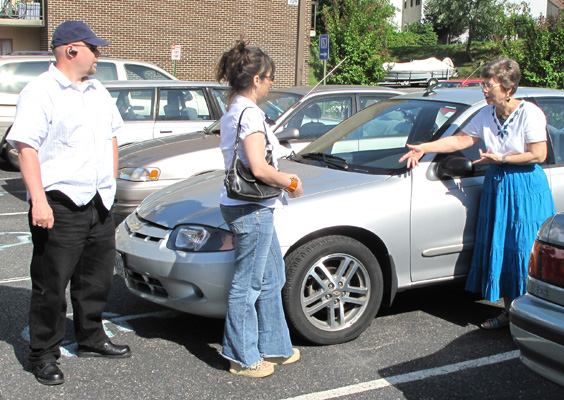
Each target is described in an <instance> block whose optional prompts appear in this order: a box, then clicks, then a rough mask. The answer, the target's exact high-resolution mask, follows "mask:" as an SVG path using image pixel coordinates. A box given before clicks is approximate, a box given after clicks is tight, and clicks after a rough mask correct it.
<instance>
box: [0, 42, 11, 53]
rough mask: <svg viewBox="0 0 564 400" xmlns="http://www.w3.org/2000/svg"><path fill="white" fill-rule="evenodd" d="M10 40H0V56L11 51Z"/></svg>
mask: <svg viewBox="0 0 564 400" xmlns="http://www.w3.org/2000/svg"><path fill="white" fill-rule="evenodd" d="M12 46H13V44H12V39H0V54H10V53H11V52H12V51H13V47H12Z"/></svg>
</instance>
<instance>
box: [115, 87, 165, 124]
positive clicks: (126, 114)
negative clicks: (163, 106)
mask: <svg viewBox="0 0 564 400" xmlns="http://www.w3.org/2000/svg"><path fill="white" fill-rule="evenodd" d="M109 92H110V94H111V96H112V97H113V98H114V99H115V100H116V105H117V108H118V110H119V112H120V114H121V117H122V118H123V120H124V121H139V120H153V109H154V104H155V91H154V90H152V89H147V90H142V89H109Z"/></svg>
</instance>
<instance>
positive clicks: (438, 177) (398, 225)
mask: <svg viewBox="0 0 564 400" xmlns="http://www.w3.org/2000/svg"><path fill="white" fill-rule="evenodd" d="M517 95H518V97H521V98H524V99H525V100H527V101H533V102H535V103H537V104H538V105H539V106H540V107H541V108H542V109H543V110H544V111H545V113H546V115H547V118H548V122H549V125H550V126H549V131H550V133H551V141H550V146H551V147H550V150H549V153H550V156H549V160H548V161H547V162H546V163H545V164H544V165H543V167H544V170H545V172H546V174H547V176H548V177H549V181H550V183H551V185H552V190H553V194H554V199H555V204H556V209H557V210H564V194H563V191H564V179H562V176H561V175H562V174H563V173H564V92H563V91H558V90H547V89H534V88H520V89H519V90H518V91H517ZM485 105H486V103H485V101H484V98H483V95H482V93H481V91H480V90H479V89H474V88H469V89H467V88H465V89H452V90H442V91H437V92H436V93H434V92H427V93H424V94H422V93H419V94H406V95H403V96H398V97H395V98H393V99H390V100H385V101H382V102H380V103H377V104H376V105H374V106H372V107H369V108H367V109H365V110H363V111H360V112H359V113H357V114H355V115H353V116H352V117H351V118H349V119H347V120H346V121H344V122H343V123H341V124H340V125H338V126H337V127H335V128H334V129H332V130H330V131H329V132H328V133H327V134H325V135H324V136H322V137H321V138H319V139H317V140H316V141H314V142H312V143H311V144H310V145H308V146H307V147H306V148H304V149H303V150H302V151H300V152H299V153H298V154H297V155H294V156H291V157H289V158H288V159H285V160H281V163H280V169H281V170H283V171H288V172H294V173H296V174H297V175H299V176H300V177H301V179H302V181H303V186H304V194H303V195H302V196H301V197H299V198H296V199H289V205H288V206H286V207H285V208H283V209H281V210H277V212H276V216H275V225H276V230H277V232H278V236H279V240H280V244H281V247H282V252H283V254H284V257H285V262H286V269H287V282H286V285H285V287H284V290H283V301H284V307H285V310H286V313H287V317H288V321H289V324H290V325H291V327H292V328H293V329H294V331H295V332H297V333H298V334H299V335H301V336H303V337H304V338H306V339H307V340H310V341H312V342H314V343H319V344H330V343H340V342H345V341H347V340H351V339H353V338H355V337H356V336H358V335H359V334H360V333H361V332H363V331H364V330H365V329H366V328H367V327H368V326H369V324H370V323H371V322H372V321H373V319H374V316H375V315H376V314H377V312H378V310H379V308H380V306H381V305H383V304H385V305H391V304H392V302H393V300H394V296H395V294H396V292H398V291H401V290H406V289H409V288H412V287H418V286H423V285H430V284H436V283H440V282H444V281H451V280H453V279H458V278H464V277H465V276H466V274H467V271H468V269H469V265H470V259H471V255H472V249H473V245H474V230H475V221H476V216H477V211H478V203H479V197H480V193H481V187H482V181H483V176H484V174H485V169H484V168H483V167H478V166H476V167H474V166H473V165H472V164H471V162H470V160H472V159H477V158H478V157H479V153H478V148H479V147H478V146H474V147H473V148H470V149H467V150H465V151H463V152H459V153H455V154H449V155H445V154H443V155H437V154H426V155H425V156H424V158H423V159H422V160H421V163H420V165H419V167H418V168H415V169H413V170H408V169H407V168H406V165H405V163H399V161H398V160H399V158H400V157H401V155H403V154H404V153H405V151H406V148H405V145H406V143H418V142H425V141H429V140H434V139H436V138H439V137H443V136H448V135H452V134H455V133H457V132H459V131H460V130H461V129H462V128H463V127H464V124H465V123H466V122H467V121H469V120H470V118H472V116H473V115H474V114H475V113H476V112H477V111H478V110H479V109H481V108H482V107H484V106H485ZM223 175H224V173H223V171H217V172H212V173H208V174H204V175H200V176H197V177H194V178H190V179H188V180H186V181H184V182H181V183H177V184H174V185H172V186H169V187H167V188H165V189H163V190H161V191H159V192H156V193H154V194H153V195H151V196H149V197H148V198H147V199H146V200H145V201H144V202H143V203H142V204H141V206H140V207H139V208H138V209H137V211H136V212H135V213H134V214H132V215H131V216H130V217H128V218H127V219H126V220H125V221H124V222H123V223H122V224H121V225H120V226H119V227H118V229H117V236H116V237H117V250H118V262H117V266H118V269H119V271H120V273H121V274H122V275H123V276H124V278H125V282H126V284H127V287H128V288H129V290H130V291H131V292H132V293H134V294H136V295H138V296H141V297H143V298H145V299H148V300H149V301H153V302H156V303H160V304H163V305H165V306H168V307H172V308H176V309H179V310H182V311H185V312H189V313H193V314H198V315H205V316H210V317H222V316H223V315H224V314H225V310H226V302H227V296H228V291H229V287H230V282H231V278H232V276H233V244H232V235H231V233H230V232H229V230H228V228H227V226H226V224H225V222H224V221H223V219H222V216H221V212H220V210H219V204H218V203H219V191H220V188H221V185H222V184H223V182H222V179H223Z"/></svg>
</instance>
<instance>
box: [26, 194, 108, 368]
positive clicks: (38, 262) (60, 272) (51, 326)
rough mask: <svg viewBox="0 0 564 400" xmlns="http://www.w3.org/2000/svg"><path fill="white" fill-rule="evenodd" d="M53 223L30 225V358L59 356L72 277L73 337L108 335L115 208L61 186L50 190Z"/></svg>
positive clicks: (94, 339)
mask: <svg viewBox="0 0 564 400" xmlns="http://www.w3.org/2000/svg"><path fill="white" fill-rule="evenodd" d="M47 200H48V202H49V205H50V206H51V208H52V209H53V215H54V218H55V223H54V225H53V228H51V229H43V228H40V227H37V226H32V221H31V210H30V212H29V215H28V220H29V225H30V230H31V236H32V241H33V255H32V259H31V267H30V270H31V282H32V293H31V306H30V316H29V331H30V332H29V333H30V354H29V361H30V362H31V363H32V364H38V363H42V362H48V361H55V360H57V359H58V358H59V357H60V356H61V351H60V345H61V342H62V341H63V339H64V337H65V330H66V313H67V312H66V311H67V301H66V295H65V291H66V287H67V286H68V284H69V282H70V294H71V302H72V308H73V321H74V332H75V339H76V341H77V342H78V344H79V345H84V346H91V347H92V346H99V345H101V344H103V343H105V342H106V341H107V340H108V337H107V335H106V334H105V332H104V327H103V324H102V312H103V311H104V308H105V306H106V301H107V298H108V294H109V291H110V286H111V281H112V276H113V268H114V260H115V237H114V222H113V219H112V215H111V213H110V212H109V211H108V210H107V209H106V208H105V207H104V205H103V203H102V200H101V198H100V196H99V195H98V194H96V196H95V197H94V198H93V199H92V200H91V201H90V203H88V204H87V205H85V206H82V207H77V206H76V205H75V204H74V203H73V202H72V201H71V200H70V199H69V198H68V197H67V196H66V195H64V194H63V193H62V192H59V191H51V192H47Z"/></svg>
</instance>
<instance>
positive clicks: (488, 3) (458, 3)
mask: <svg viewBox="0 0 564 400" xmlns="http://www.w3.org/2000/svg"><path fill="white" fill-rule="evenodd" d="M503 12H504V3H503V1H502V0H428V1H427V2H426V3H425V8H424V13H425V19H426V20H427V21H428V22H430V23H432V24H433V25H434V26H435V29H436V30H437V31H446V32H447V33H448V35H449V37H452V36H459V35H461V34H462V33H464V32H468V41H467V42H466V55H467V57H468V59H469V60H470V61H473V60H474V59H473V57H472V53H471V47H472V41H474V40H486V39H491V37H492V36H493V35H494V34H496V33H498V31H499V29H500V24H499V23H498V21H499V19H500V18H501V16H502V15H503Z"/></svg>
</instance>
